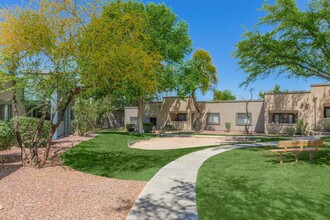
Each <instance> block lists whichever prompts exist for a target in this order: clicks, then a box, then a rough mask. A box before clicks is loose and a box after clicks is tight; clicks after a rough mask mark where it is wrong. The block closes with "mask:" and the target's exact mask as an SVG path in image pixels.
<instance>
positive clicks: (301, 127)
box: [296, 120, 309, 135]
mask: <svg viewBox="0 0 330 220" xmlns="http://www.w3.org/2000/svg"><path fill="white" fill-rule="evenodd" d="M308 131H309V128H308V123H307V122H305V121H304V120H298V122H297V125H296V134H298V135H307V134H308Z"/></svg>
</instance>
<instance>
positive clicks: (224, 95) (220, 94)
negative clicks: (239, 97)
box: [213, 89, 236, 101]
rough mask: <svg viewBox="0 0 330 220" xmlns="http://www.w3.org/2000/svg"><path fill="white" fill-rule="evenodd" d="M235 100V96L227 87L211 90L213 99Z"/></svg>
mask: <svg viewBox="0 0 330 220" xmlns="http://www.w3.org/2000/svg"><path fill="white" fill-rule="evenodd" d="M223 100H236V96H235V95H234V94H233V93H232V91H230V90H229V89H225V90H223V91H221V90H216V89H215V90H213V101H223Z"/></svg>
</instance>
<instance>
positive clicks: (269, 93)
mask: <svg viewBox="0 0 330 220" xmlns="http://www.w3.org/2000/svg"><path fill="white" fill-rule="evenodd" d="M307 93H311V91H308V90H305V91H287V92H265V93H264V95H285V94H307Z"/></svg>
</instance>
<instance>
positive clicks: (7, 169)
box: [0, 164, 22, 180]
mask: <svg viewBox="0 0 330 220" xmlns="http://www.w3.org/2000/svg"><path fill="white" fill-rule="evenodd" d="M21 167H22V165H19V164H17V165H16V164H15V165H6V164H5V165H0V180H1V179H3V178H5V177H6V176H9V175H10V174H12V173H14V172H16V171H17V170H19V169H20V168H21Z"/></svg>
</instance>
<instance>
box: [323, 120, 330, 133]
mask: <svg viewBox="0 0 330 220" xmlns="http://www.w3.org/2000/svg"><path fill="white" fill-rule="evenodd" d="M322 127H323V130H324V131H330V122H324V123H323V126H322Z"/></svg>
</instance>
